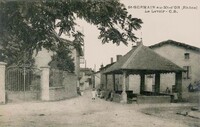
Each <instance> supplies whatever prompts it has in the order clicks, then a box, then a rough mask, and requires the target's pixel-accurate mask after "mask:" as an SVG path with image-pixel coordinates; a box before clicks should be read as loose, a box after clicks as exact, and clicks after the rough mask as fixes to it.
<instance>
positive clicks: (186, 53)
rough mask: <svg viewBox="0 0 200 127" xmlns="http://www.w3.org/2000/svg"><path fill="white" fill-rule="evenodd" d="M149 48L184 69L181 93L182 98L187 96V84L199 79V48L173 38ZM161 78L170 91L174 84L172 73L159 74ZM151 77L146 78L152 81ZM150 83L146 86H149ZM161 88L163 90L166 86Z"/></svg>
mask: <svg viewBox="0 0 200 127" xmlns="http://www.w3.org/2000/svg"><path fill="white" fill-rule="evenodd" d="M149 48H151V49H152V50H154V51H155V52H156V53H158V54H159V55H161V56H163V57H164V58H167V59H169V60H170V61H172V62H173V63H175V64H177V65H179V66H180V67H182V68H183V69H185V70H186V72H183V80H182V83H183V84H182V91H183V92H182V94H183V97H184V98H187V97H188V85H189V84H190V83H191V84H194V83H195V82H198V81H199V80H200V78H199V77H200V48H198V47H195V46H191V45H188V44H184V43H181V42H176V41H173V40H167V41H163V42H160V43H157V44H155V45H151V46H149ZM161 78H162V82H161V83H162V84H164V85H163V86H166V87H169V88H170V90H171V91H172V88H173V85H174V84H175V79H174V73H171V74H166V75H161ZM151 79H153V76H149V78H147V80H149V82H151V81H152V80H151ZM152 82H153V81H152ZM150 84H151V83H149V85H148V87H151V86H150ZM152 85H153V84H152ZM161 89H162V91H164V90H165V89H166V88H161Z"/></svg>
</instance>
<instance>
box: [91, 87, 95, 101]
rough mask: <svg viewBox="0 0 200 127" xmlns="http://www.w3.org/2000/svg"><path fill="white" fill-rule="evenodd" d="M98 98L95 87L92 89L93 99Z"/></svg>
mask: <svg viewBox="0 0 200 127" xmlns="http://www.w3.org/2000/svg"><path fill="white" fill-rule="evenodd" d="M95 98H96V90H95V88H93V89H92V100H95Z"/></svg>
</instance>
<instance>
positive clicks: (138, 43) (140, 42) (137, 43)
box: [136, 38, 142, 46]
mask: <svg viewBox="0 0 200 127" xmlns="http://www.w3.org/2000/svg"><path fill="white" fill-rule="evenodd" d="M139 45H142V38H140V40H138V41H137V42H136V46H139Z"/></svg>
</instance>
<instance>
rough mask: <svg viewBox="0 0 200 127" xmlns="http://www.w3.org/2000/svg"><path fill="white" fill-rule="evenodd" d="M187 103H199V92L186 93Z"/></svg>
mask: <svg viewBox="0 0 200 127" xmlns="http://www.w3.org/2000/svg"><path fill="white" fill-rule="evenodd" d="M187 101H188V102H190V103H199V101H200V92H188V98H187Z"/></svg>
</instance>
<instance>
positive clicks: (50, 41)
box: [0, 0, 142, 58]
mask: <svg viewBox="0 0 200 127" xmlns="http://www.w3.org/2000/svg"><path fill="white" fill-rule="evenodd" d="M76 18H80V19H83V20H86V21H87V22H88V23H90V24H93V25H96V26H97V28H98V30H99V39H101V40H102V43H103V44H104V43H109V42H112V43H114V44H117V45H119V44H120V43H123V44H125V45H127V41H133V42H134V41H135V40H136V36H135V35H134V31H135V30H137V29H140V27H141V24H142V21H141V19H138V18H133V17H132V15H130V14H128V12H127V9H126V8H125V6H124V5H123V4H121V3H120V2H119V0H100V1H98V0H60V1H55V0H38V1H28V2H27V1H1V2H0V28H1V30H0V34H1V36H0V42H1V45H2V46H3V48H5V47H6V48H7V49H9V51H11V50H13V53H11V54H12V55H16V56H17V57H20V56H21V54H20V53H19V51H20V52H22V51H23V52H27V51H28V52H31V53H32V52H33V50H36V51H39V50H41V48H42V47H44V48H46V49H48V50H52V51H57V50H58V49H59V47H60V46H59V45H73V46H75V47H76V49H77V50H80V49H81V48H80V47H81V44H82V43H83V35H82V33H81V32H79V31H78V30H77V29H76V25H77V23H76ZM56 29H59V32H58V33H57V32H56V31H55V30H56ZM63 33H64V34H66V35H68V36H71V37H73V38H74V39H73V40H72V42H71V43H70V44H66V43H65V41H63V40H62V39H61V38H60V35H62V34H63ZM16 46H17V49H15V47H16ZM6 55H8V54H6ZM8 58H9V57H8Z"/></svg>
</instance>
